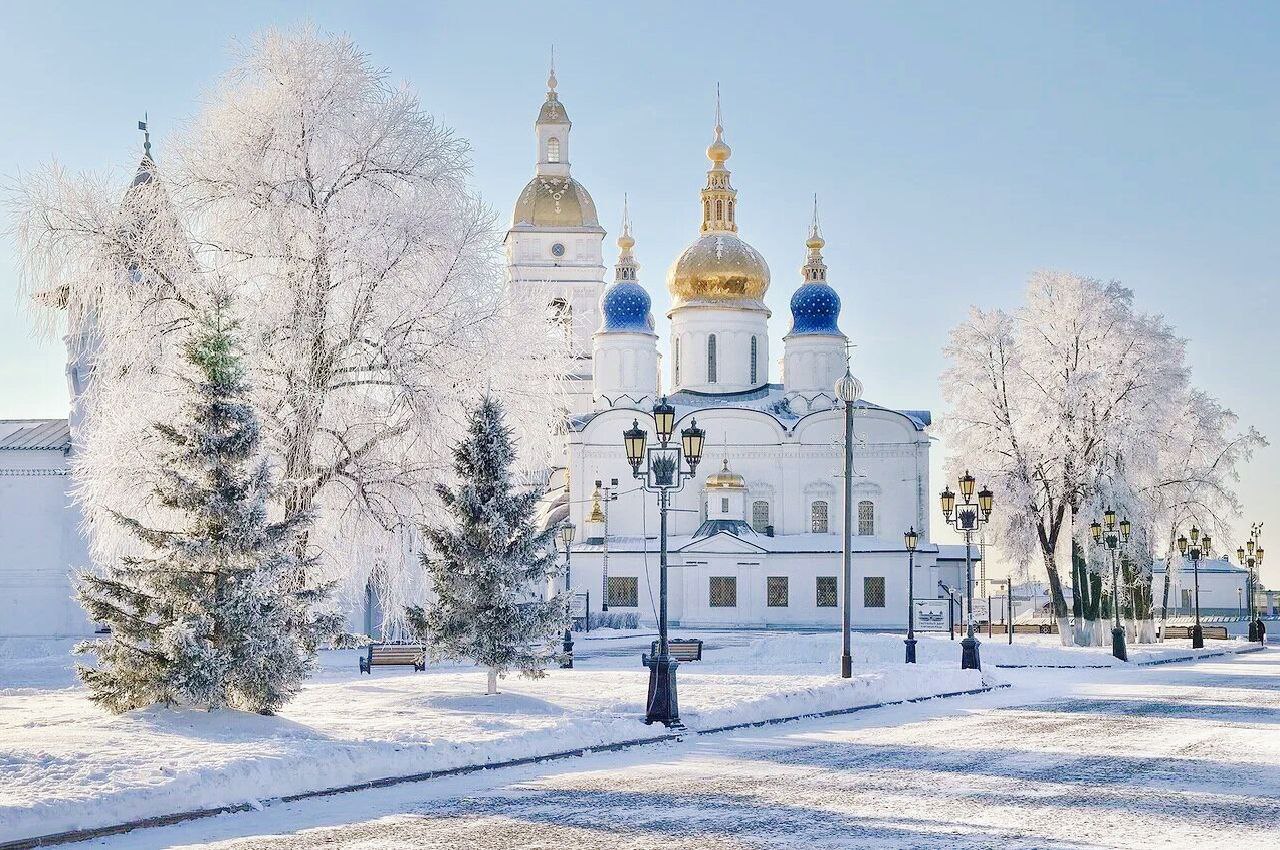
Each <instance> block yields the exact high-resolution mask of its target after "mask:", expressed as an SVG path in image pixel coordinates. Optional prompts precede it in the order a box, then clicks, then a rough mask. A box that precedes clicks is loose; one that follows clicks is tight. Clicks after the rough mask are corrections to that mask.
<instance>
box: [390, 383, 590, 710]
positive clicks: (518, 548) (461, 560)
mask: <svg viewBox="0 0 1280 850" xmlns="http://www.w3.org/2000/svg"><path fill="white" fill-rule="evenodd" d="M514 460H515V446H514V445H513V442H512V434H511V429H510V428H508V427H507V425H506V422H505V415H504V413H503V409H502V406H501V405H499V403H498V402H497V401H496V400H494V398H493V397H492V396H490V395H485V396H484V397H483V398H482V399H481V400H480V403H479V404H478V405H477V406H476V407H475V408H474V409H473V410H472V411H471V415H470V417H469V422H468V426H467V436H466V438H465V439H463V440H462V441H461V442H459V443H458V445H457V446H456V447H455V449H454V452H453V464H454V472H455V475H456V479H457V483H456V486H455V487H453V488H449V487H446V486H443V485H442V486H440V487H439V488H438V489H439V495H440V499H441V500H442V501H443V502H444V505H445V508H446V510H447V511H448V513H449V514H450V515H451V516H452V521H451V522H450V523H448V524H447V525H440V526H432V527H428V528H426V529H424V534H425V536H426V539H427V546H428V550H427V551H426V552H424V554H423V556H422V563H423V565H424V566H425V568H426V571H427V576H428V580H429V583H430V586H431V589H432V591H433V594H434V600H433V601H432V602H431V603H430V604H429V605H427V606H426V607H425V608H424V607H420V606H415V607H411V608H409V610H408V618H407V619H408V622H409V625H410V627H411V628H412V629H413V630H414V632H415V633H416V634H417V635H418V637H419V638H420V639H421V640H423V641H424V642H425V643H426V644H427V647H428V652H429V653H430V654H431V655H432V657H435V658H454V659H469V660H472V661H474V662H475V663H476V664H478V665H480V666H482V667H487V668H488V670H489V676H488V683H487V688H486V693H489V694H494V693H497V690H498V677H499V676H502V675H505V674H506V673H508V672H511V671H519V672H520V673H521V674H522V675H525V676H529V677H533V678H537V677H540V676H542V675H544V670H545V668H546V667H547V666H548V665H549V664H551V663H553V662H556V661H558V660H559V659H560V650H559V649H558V647H557V640H558V637H559V635H560V634H561V633H562V632H563V631H564V627H565V622H566V620H567V618H568V607H567V606H568V599H567V597H566V596H564V595H563V594H561V595H558V596H555V597H554V598H552V599H549V600H544V599H542V598H541V591H542V589H543V588H544V587H545V586H546V584H547V581H548V579H550V578H552V577H553V576H554V575H555V574H556V573H557V571H558V567H557V564H556V555H555V549H554V536H555V529H554V528H551V529H547V530H545V531H541V532H540V531H538V530H537V528H536V526H535V524H534V512H535V507H536V505H537V502H538V498H539V495H540V494H539V493H538V492H537V491H535V490H527V491H524V492H521V491H519V490H518V488H517V487H516V484H515V481H514V480H513V479H512V464H513V462H514Z"/></svg>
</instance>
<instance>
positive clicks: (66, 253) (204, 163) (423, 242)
mask: <svg viewBox="0 0 1280 850" xmlns="http://www.w3.org/2000/svg"><path fill="white" fill-rule="evenodd" d="M156 159H157V161H158V162H159V163H160V165H156V164H155V163H154V162H151V161H150V158H148V160H147V161H146V163H144V164H147V163H149V165H148V167H147V172H148V178H147V180H146V181H145V182H144V184H142V185H141V187H139V186H138V185H136V182H135V186H134V188H133V189H132V190H130V191H129V192H126V193H124V199H123V201H122V200H121V197H122V195H121V190H120V188H119V187H118V185H116V184H115V183H114V181H112V180H110V179H101V178H95V177H91V176H75V175H68V174H65V173H63V172H61V171H59V170H57V169H56V168H55V169H51V170H50V171H49V172H47V173H43V174H37V175H34V176H32V177H31V178H29V179H27V180H26V181H24V183H23V186H22V188H21V190H20V192H19V194H18V196H17V199H16V200H17V203H18V207H19V216H20V218H19V227H18V230H19V234H20V236H21V246H22V255H23V258H24V261H25V262H24V270H25V280H26V287H27V291H28V292H29V293H30V294H45V295H46V297H44V298H42V299H39V300H38V303H39V304H41V305H49V304H52V305H54V306H55V307H60V308H62V310H63V312H62V313H61V314H59V315H62V314H65V316H66V319H67V322H68V332H69V335H70V337H71V338H79V337H83V338H85V339H92V340H94V341H95V357H96V361H97V366H96V368H95V371H94V375H95V379H94V382H93V386H92V388H91V391H90V393H89V397H88V398H87V399H86V409H87V411H88V413H87V416H86V422H85V424H84V428H83V432H82V434H81V435H80V436H81V438H82V439H81V445H82V446H83V451H82V452H79V453H78V455H77V460H76V467H77V468H76V474H77V476H78V478H79V479H80V481H81V482H82V485H81V490H80V492H81V497H82V499H83V501H84V502H85V506H86V509H87V510H86V512H87V514H88V516H89V517H90V522H91V523H93V524H94V526H95V527H102V526H103V524H102V523H98V522H96V519H97V518H99V517H100V512H101V511H104V510H116V511H125V512H129V513H133V512H134V511H135V510H142V511H145V505H138V504H136V501H137V499H138V495H137V488H136V487H135V482H136V480H137V477H138V475H139V474H140V473H142V471H143V470H144V469H145V468H146V461H147V459H148V456H149V452H150V451H151V450H152V449H151V446H150V444H149V442H148V440H147V439H145V438H140V437H139V434H138V430H139V429H138V427H137V422H138V421H139V419H138V418H137V416H138V414H139V413H140V412H142V411H148V412H153V413H154V412H160V413H163V412H164V411H166V410H172V406H173V401H172V398H171V394H170V393H169V392H168V387H167V381H168V379H167V377H166V374H167V373H169V372H172V368H171V366H172V363H173V360H174V358H175V351H176V347H175V346H174V345H171V344H168V342H167V340H168V339H169V338H170V336H171V335H172V334H174V333H175V332H178V331H181V330H183V329H184V328H185V327H187V326H188V324H189V322H190V321H191V318H192V316H193V315H194V314H195V313H196V312H198V311H199V310H200V309H202V308H204V307H206V306H207V304H208V296H207V293H208V292H209V291H211V290H212V289H213V288H214V287H213V282H214V281H216V282H217V283H218V285H219V286H221V287H223V288H225V289H226V290H228V291H230V292H231V293H232V294H233V295H234V297H235V299H236V302H237V304H239V305H240V306H241V308H242V314H243V317H244V323H245V324H244V332H245V335H246V341H247V346H246V366H247V368H248V369H249V372H250V376H251V381H252V384H253V386H254V388H255V399H254V400H255V403H256V405H257V406H258V408H259V409H260V410H261V411H262V415H263V433H264V438H265V441H266V444H267V449H268V451H269V452H270V453H271V454H272V455H273V456H274V457H275V458H277V459H278V461H279V464H280V468H281V470H282V476H283V478H282V482H281V483H282V488H283V489H282V496H281V497H280V499H279V504H278V507H279V508H281V509H282V510H283V512H284V516H285V517H286V518H291V517H294V516H300V515H310V516H314V523H313V524H312V525H311V526H310V528H309V529H308V531H307V533H306V535H305V537H304V538H303V539H302V540H300V541H299V552H300V553H305V554H306V555H307V557H308V560H309V562H310V563H312V564H313V565H314V566H313V567H312V568H311V570H310V574H309V575H308V576H307V577H306V580H307V581H311V582H317V583H322V582H325V581H328V580H331V579H337V580H339V581H340V582H341V584H342V587H343V589H344V590H345V591H346V592H347V593H348V594H351V595H353V596H354V595H355V594H357V593H360V592H362V591H363V590H364V587H365V583H366V581H369V580H371V579H372V580H373V581H375V582H377V583H378V584H379V585H380V586H379V587H377V588H376V589H377V591H378V592H379V594H380V596H381V597H382V600H383V605H384V609H385V610H387V611H401V610H403V607H404V605H405V603H406V602H408V601H410V600H411V599H413V598H415V597H416V596H417V595H418V594H419V593H420V592H421V590H422V588H421V585H420V584H419V583H417V581H418V575H417V571H416V570H413V569H406V567H407V566H408V565H410V564H412V563H413V561H414V560H415V557H414V555H413V553H412V551H411V550H412V549H413V547H414V545H415V544H414V541H415V535H414V529H415V528H416V527H417V526H418V525H420V524H421V522H422V521H423V519H424V515H425V514H426V512H427V511H428V509H429V508H430V506H431V505H432V500H433V499H434V495H433V494H434V485H435V484H436V483H438V482H439V481H441V480H444V478H445V476H446V475H447V473H448V446H449V444H450V442H451V441H452V439H453V438H454V437H455V436H456V435H457V434H459V433H461V431H462V430H463V427H464V422H465V402H466V401H467V400H469V399H473V398H474V397H475V396H476V395H477V394H478V393H479V392H481V391H483V390H485V389H486V388H487V389H489V390H491V391H492V392H494V393H495V394H497V395H500V396H502V397H504V398H506V399H509V400H510V402H511V407H512V408H513V409H514V410H518V411H519V413H520V415H519V416H518V417H517V418H515V419H514V420H513V423H512V424H513V427H515V428H516V429H517V431H518V433H519V435H520V438H521V444H522V447H523V449H524V453H523V455H522V458H523V460H524V461H525V462H526V464H527V465H528V466H529V467H530V468H532V469H536V468H545V466H546V465H547V461H548V459H549V458H550V456H551V453H552V452H553V451H554V449H555V445H556V443H555V433H556V428H557V425H558V423H557V422H556V421H555V414H556V412H557V411H558V410H559V409H560V408H561V406H562V405H561V404H560V403H558V402H557V399H558V398H559V396H560V394H561V382H560V380H559V379H560V378H561V377H562V376H563V375H564V373H565V364H566V362H567V356H566V353H565V352H563V351H562V350H561V349H562V348H563V346H562V344H561V343H560V342H558V339H557V335H556V334H555V333H554V332H553V331H552V330H551V328H550V326H549V324H548V323H547V322H546V321H545V319H546V316H545V314H544V311H543V310H542V309H530V307H529V305H524V304H517V303H513V302H510V301H508V300H507V299H506V297H505V296H504V294H503V288H502V285H501V276H500V264H499V262H498V251H497V248H498V245H497V239H496V236H495V231H494V219H493V216H492V214H491V213H490V212H489V211H488V210H487V209H486V208H485V206H484V205H483V204H482V203H481V201H480V200H479V199H478V197H477V196H476V194H475V192H474V191H473V190H472V188H471V186H470V183H469V179H470V168H471V164H470V159H469V149H468V145H467V143H466V142H465V141H464V140H463V139H460V138H458V137H457V136H456V135H455V134H454V133H452V132H451V131H450V130H449V129H448V128H446V127H444V126H442V125H440V124H439V123H438V122H437V121H436V120H435V119H433V118H432V117H431V115H430V114H429V113H428V112H426V111H425V110H424V109H423V107H422V105H421V103H420V101H419V100H418V97H417V95H416V93H415V92H414V91H413V90H412V89H411V88H409V87H408V86H405V85H394V84H392V83H391V82H390V80H389V76H388V74H387V72H386V71H384V70H382V69H379V68H377V67H375V66H374V65H373V64H372V63H371V62H370V60H369V58H368V57H367V56H366V55H364V54H363V53H361V52H360V51H359V49H358V48H357V47H356V46H355V45H354V44H353V43H352V42H351V41H350V40H348V39H346V38H342V37H331V36H327V35H323V34H320V33H317V32H315V31H312V30H304V31H301V32H296V33H288V34H286V33H279V32H269V33H266V34H264V35H262V36H260V37H258V38H256V39H255V40H253V41H252V42H251V44H250V45H249V47H248V48H247V49H246V50H244V51H243V52H242V53H241V55H240V57H239V61H238V64H236V66H235V67H234V68H233V69H232V70H231V71H230V72H229V73H228V74H226V76H225V77H224V78H223V79H222V80H221V81H220V82H219V84H218V85H217V86H216V87H215V88H214V90H213V91H212V92H211V94H210V95H209V97H208V98H207V102H206V105H205V107H204V108H203V109H202V111H201V112H200V113H199V114H198V115H197V116H196V117H195V119H194V120H193V121H192V122H191V123H190V125H189V126H188V127H187V129H186V130H185V131H184V132H182V133H181V134H180V135H179V136H178V138H177V139H176V140H174V141H173V142H172V143H171V144H169V145H168V146H167V147H166V148H165V155H161V156H157V158H156ZM140 173H141V172H140ZM160 221H163V222H164V224H163V225H161V224H158V223H157V222H160ZM50 293H54V294H53V295H52V296H51V295H49V294H50ZM40 309H45V307H41V308H40ZM52 312H56V311H52ZM46 325H47V326H48V327H51V328H52V327H53V325H54V322H53V321H47V322H46ZM531 355H533V356H531ZM151 375H154V376H156V377H155V378H154V380H153V379H151V378H150V377H147V376H151ZM128 545H129V544H128V541H127V540H124V539H122V538H121V537H120V536H119V535H116V534H111V533H105V534H98V535H95V540H94V549H95V558H96V559H97V560H100V561H103V562H105V561H106V560H109V558H110V557H112V556H114V555H115V554H118V552H119V551H120V550H121V548H122V547H127V546H128ZM312 556H315V557H312Z"/></svg>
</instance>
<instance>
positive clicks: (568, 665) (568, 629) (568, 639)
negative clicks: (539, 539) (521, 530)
mask: <svg viewBox="0 0 1280 850" xmlns="http://www.w3.org/2000/svg"><path fill="white" fill-rule="evenodd" d="M576 531H577V528H576V527H575V526H574V524H573V523H571V522H569V521H567V520H566V521H565V522H562V523H560V527H559V528H558V529H556V537H557V538H559V540H560V544H561V545H562V546H564V589H565V593H567V594H569V604H570V605H572V604H573V582H572V581H571V575H572V574H571V572H570V570H571V566H572V562H571V561H570V559H569V547H571V546H572V545H573V536H574V533H575V532H576ZM560 666H561V667H562V668H564V669H566V670H572V669H573V614H572V610H571V611H570V614H569V621H568V622H567V623H565V624H564V661H561V662H560Z"/></svg>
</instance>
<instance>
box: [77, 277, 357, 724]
mask: <svg viewBox="0 0 1280 850" xmlns="http://www.w3.org/2000/svg"><path fill="white" fill-rule="evenodd" d="M234 331H235V325H234V323H233V322H231V321H230V319H229V318H228V316H227V313H226V309H225V305H224V304H223V303H221V302H219V303H217V304H216V305H215V307H214V309H213V310H211V311H210V312H209V314H207V315H206V316H203V317H201V318H200V319H199V320H198V323H197V324H196V326H195V328H194V330H193V332H192V333H191V334H190V336H189V338H188V340H187V341H186V343H185V345H184V346H183V350H182V353H183V357H184V359H185V361H186V363H187V364H188V366H189V368H188V369H187V371H186V374H184V375H182V376H181V380H182V382H183V384H184V385H185V392H183V394H182V395H183V404H182V409H181V412H180V413H179V415H178V416H177V417H176V418H175V419H173V420H172V421H167V422H157V423H155V424H154V425H152V426H151V428H152V430H153V431H154V432H155V433H156V434H157V435H158V437H159V439H160V440H161V441H162V442H163V443H164V445H165V446H166V448H165V450H164V451H163V452H162V453H161V455H160V463H161V465H160V468H159V469H157V470H156V474H155V476H154V479H155V480H156V482H157V483H156V484H155V486H154V488H153V490H152V493H151V495H152V498H153V499H154V500H155V503H156V504H157V505H158V507H159V508H160V509H161V510H163V511H165V512H166V514H167V515H168V517H169V519H170V520H171V524H170V525H168V526H167V527H156V526H152V525H148V524H144V523H143V522H141V521H139V520H138V519H137V518H134V517H129V516H125V515H123V514H115V515H114V518H115V521H116V522H117V523H118V524H119V525H120V526H121V527H122V528H123V529H124V530H125V531H126V532H127V533H128V534H129V535H131V536H132V537H134V538H135V539H136V540H137V541H138V542H139V544H140V547H139V548H140V551H141V554H136V555H129V556H126V557H124V558H122V559H121V560H120V562H119V563H117V564H116V565H114V566H113V567H112V568H111V569H109V570H108V571H107V573H106V575H96V574H93V573H85V574H83V575H81V576H80V578H79V589H78V595H79V598H80V601H81V602H82V604H83V605H84V607H85V609H86V611H88V613H89V615H90V617H92V618H93V619H94V620H95V621H98V622H101V623H105V624H106V625H108V626H109V627H110V630H111V633H110V635H109V636H108V637H105V638H102V639H99V640H93V641H88V642H85V643H83V644H81V645H80V646H79V647H78V650H79V651H80V652H83V653H91V654H93V655H95V656H96V657H97V666H95V667H86V666H80V667H78V672H79V674H80V677H81V678H82V679H83V680H84V682H85V683H86V684H87V685H88V686H89V690H90V695H91V699H93V701H94V702H96V703H98V704H99V705H102V706H103V707H105V708H107V709H109V710H111V711H116V712H120V711H127V710H129V709H132V708H138V707H142V706H146V705H152V704H155V703H164V704H166V705H175V704H182V705H196V706H201V707H205V708H209V709H215V708H222V707H232V708H239V709H245V710H249V711H258V712H263V713H272V712H274V711H275V710H276V709H278V708H279V707H280V706H281V705H283V704H284V703H285V702H286V701H287V700H288V699H289V698H290V697H291V696H293V694H295V693H296V692H297V691H298V689H299V688H300V687H301V684H302V680H303V678H304V676H305V675H306V673H307V671H308V670H309V669H310V667H311V665H312V662H313V660H314V657H315V647H316V643H317V642H318V641H319V640H321V639H325V638H328V637H331V636H336V635H337V634H338V632H339V630H340V627H341V620H340V618H339V617H338V616H337V615H336V614H334V613H319V610H320V607H321V603H323V602H324V598H325V596H326V595H327V593H328V592H329V590H330V589H331V587H330V586H328V585H325V586H317V587H311V588H302V587H299V586H298V584H297V583H296V582H295V581H293V578H294V576H296V574H297V572H298V570H299V567H300V566H301V565H300V564H299V561H298V558H297V555H296V547H295V541H296V539H297V537H298V534H299V533H300V532H301V530H302V528H303V527H304V525H305V522H306V516H305V515H303V514H294V515H293V516H291V517H289V518H288V519H285V520H284V521H282V522H276V523H272V522H268V519H267V498H268V494H269V493H270V491H271V489H272V483H271V475H270V468H269V466H268V463H267V461H266V460H265V459H263V458H262V456H261V449H260V442H261V437H260V428H259V423H258V418H257V415H256V413H255V411H254V409H253V407H252V405H251V404H250V403H249V402H248V388H247V386H246V384H245V381H244V369H243V366H242V364H241V360H240V354H239V352H238V351H237V348H236V343H235V339H234V336H233V334H234Z"/></svg>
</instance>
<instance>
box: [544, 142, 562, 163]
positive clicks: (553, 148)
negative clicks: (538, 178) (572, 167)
mask: <svg viewBox="0 0 1280 850" xmlns="http://www.w3.org/2000/svg"><path fill="white" fill-rule="evenodd" d="M559 161H560V140H559V139H557V138H556V137H555V136H552V137H551V138H550V139H547V162H559Z"/></svg>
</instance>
